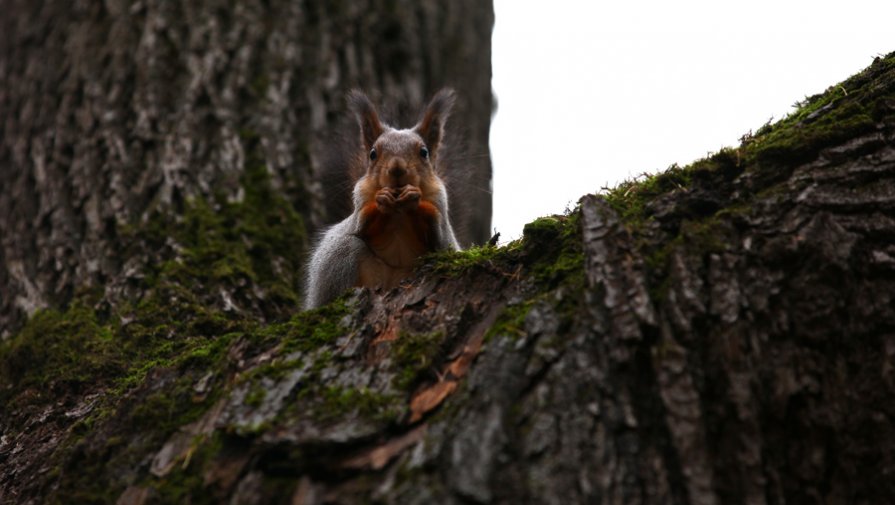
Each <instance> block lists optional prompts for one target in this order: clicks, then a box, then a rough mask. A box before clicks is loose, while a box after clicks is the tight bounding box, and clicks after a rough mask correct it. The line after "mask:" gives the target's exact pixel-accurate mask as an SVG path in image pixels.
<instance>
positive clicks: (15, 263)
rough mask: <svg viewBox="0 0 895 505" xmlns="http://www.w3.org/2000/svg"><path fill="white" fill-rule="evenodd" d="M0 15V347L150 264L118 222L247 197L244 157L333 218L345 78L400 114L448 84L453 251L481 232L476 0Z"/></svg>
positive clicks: (484, 210) (485, 205) (32, 5)
mask: <svg viewBox="0 0 895 505" xmlns="http://www.w3.org/2000/svg"><path fill="white" fill-rule="evenodd" d="M2 18H3V19H2V20H0V32H2V35H0V90H2V91H0V117H2V118H3V121H2V122H0V187H2V188H3V191H2V194H0V292H2V293H3V296H2V297H0V337H2V338H8V337H9V336H10V335H11V334H12V333H13V332H14V331H15V330H16V329H17V328H19V327H20V326H21V324H22V323H23V322H24V320H25V319H26V317H28V316H29V315H32V314H34V313H35V311H36V310H38V309H41V308H46V307H59V306H62V305H65V304H66V303H68V301H69V300H70V299H71V298H72V296H73V295H74V293H75V292H76V291H78V290H83V289H85V288H90V287H98V288H100V289H105V290H106V291H107V292H108V293H107V295H108V296H107V298H108V299H109V300H110V301H111V302H113V303H114V302H116V300H119V299H120V298H121V297H122V296H123V295H122V293H119V292H117V291H116V290H115V289H112V288H110V286H116V287H118V286H121V285H123V284H128V283H129V280H130V279H133V278H135V277H139V276H141V275H144V274H145V270H146V269H145V266H144V265H142V264H141V263H143V262H144V261H145V259H146V257H147V256H148V255H149V253H148V252H146V251H139V253H136V254H130V253H129V252H128V251H126V250H125V247H124V246H123V244H122V242H123V241H122V238H121V236H122V228H130V227H133V226H137V227H138V226H139V225H140V223H145V222H146V221H147V220H148V218H149V217H150V216H151V215H153V214H154V213H163V214H167V215H172V214H177V213H179V212H181V210H182V205H183V202H184V201H185V200H191V199H196V198H204V199H206V200H211V199H212V198H213V196H214V195H223V196H224V197H226V198H229V199H239V198H241V195H242V194H243V192H244V191H245V188H244V187H243V182H242V180H241V178H242V177H243V175H244V174H245V167H246V163H247V160H250V159H251V158H253V157H254V158H258V159H259V160H260V161H261V162H263V164H264V165H265V166H266V167H267V170H268V172H269V174H270V177H271V180H272V183H273V187H274V190H275V191H276V192H278V193H280V194H283V195H285V197H286V198H287V199H288V201H289V202H290V203H291V205H292V206H293V208H294V209H295V211H296V212H298V214H299V215H300V216H301V217H302V218H303V221H304V223H305V228H306V229H307V231H308V232H311V231H313V230H315V229H317V228H319V227H320V226H322V225H323V224H324V223H328V222H332V221H335V220H338V219H340V218H341V217H342V216H339V215H333V213H334V212H339V211H341V212H344V208H345V207H344V205H343V206H338V205H337V206H335V207H334V206H332V205H331V204H330V201H331V200H338V199H340V198H341V199H345V200H347V195H346V193H345V192H344V191H342V190H341V188H333V187H324V186H323V184H322V181H323V177H322V175H321V173H322V172H323V171H324V169H325V167H324V166H323V165H324V163H325V160H326V159H327V156H328V151H329V150H331V149H332V147H331V146H332V145H333V143H332V142H331V140H332V138H333V137H335V136H338V135H339V134H340V133H341V134H342V135H343V136H344V135H345V132H340V131H338V130H339V129H340V128H342V127H343V126H344V121H340V118H342V117H343V115H344V103H343V98H344V93H345V92H346V91H347V90H348V89H350V88H351V87H361V88H363V89H365V90H367V91H368V92H370V93H372V94H373V95H374V96H375V97H376V98H377V99H380V100H381V101H382V102H385V103H387V104H391V105H393V106H394V107H395V108H396V109H397V110H414V111H416V110H419V108H420V107H421V106H422V104H423V103H424V102H425V101H426V100H427V99H428V98H429V96H430V95H431V93H433V92H434V91H435V90H436V89H438V88H440V87H442V86H453V87H455V88H456V89H457V90H458V92H459V95H458V96H459V102H458V107H457V110H456V113H455V115H454V121H453V122H452V124H451V132H452V133H453V132H456V135H455V136H456V137H457V139H459V138H460V137H463V138H465V142H464V144H465V145H466V149H467V150H466V154H465V155H464V156H463V157H462V158H461V159H458V160H457V161H456V164H457V165H460V167H459V168H458V169H457V170H456V172H457V173H455V174H454V181H453V187H451V188H450V189H452V190H453V191H452V193H453V197H452V198H453V199H454V200H455V203H456V205H454V207H455V212H454V215H453V218H454V221H455V223H456V229H457V232H458V235H459V238H460V240H461V241H462V242H463V243H464V244H470V243H474V242H478V243H481V242H484V241H485V240H487V239H488V237H489V236H490V235H489V232H490V216H491V198H490V192H489V191H486V190H487V188H488V187H489V186H490V180H491V168H490V162H489V159H488V127H489V123H490V115H491V110H492V99H491V87H490V82H491V66H490V59H491V54H490V35H491V25H492V23H493V13H492V10H491V4H490V2H474V1H461V2H439V1H425V2H410V1H398V2H391V1H374V0H371V1H366V2H349V3H344V2H342V3H335V4H334V3H331V2H318V1H313V0H309V1H305V2H282V1H274V2H267V1H261V0H251V1H244V2H242V1H241V2H235V3H234V2H225V1H217V0H209V1H201V2H168V1H154V0H148V1H133V2H132V1H123V0H109V1H105V2H66V1H49V2H28V1H24V0H10V1H7V2H5V5H4V16H2ZM349 124H350V125H351V126H350V128H354V125H353V124H352V123H349ZM461 134H462V135H461ZM449 140H450V139H449ZM338 145H339V146H342V145H344V143H343V144H338ZM349 147H353V146H349ZM295 253H296V254H300V253H301V251H295ZM293 287H294V289H296V290H297V289H299V286H297V285H296V286H293ZM135 294H137V293H134V292H132V291H128V292H127V293H126V296H129V297H133V296H134V295H135Z"/></svg>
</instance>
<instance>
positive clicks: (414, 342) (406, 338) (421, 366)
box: [392, 331, 444, 391]
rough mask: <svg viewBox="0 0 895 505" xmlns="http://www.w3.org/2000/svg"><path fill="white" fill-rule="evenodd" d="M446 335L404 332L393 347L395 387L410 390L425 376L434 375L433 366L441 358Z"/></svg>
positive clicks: (440, 333)
mask: <svg viewBox="0 0 895 505" xmlns="http://www.w3.org/2000/svg"><path fill="white" fill-rule="evenodd" d="M443 340H444V333H442V332H440V331H435V332H432V333H406V332H402V333H401V334H400V335H399V336H398V338H397V340H395V342H394V344H393V347H392V359H393V360H394V363H395V377H394V379H393V381H392V383H393V384H394V386H395V387H397V388H398V389H401V390H405V391H407V390H409V389H410V388H411V386H413V384H414V383H415V382H416V381H417V379H419V378H421V377H422V376H423V375H425V374H431V373H432V366H433V365H434V364H435V363H436V362H437V360H438V359H439V358H440V357H441V356H440V351H441V345H442V341H443Z"/></svg>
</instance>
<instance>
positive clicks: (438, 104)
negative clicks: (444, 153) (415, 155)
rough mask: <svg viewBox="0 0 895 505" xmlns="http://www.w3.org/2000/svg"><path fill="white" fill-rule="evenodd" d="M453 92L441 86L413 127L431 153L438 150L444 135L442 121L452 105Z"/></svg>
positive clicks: (445, 118)
mask: <svg viewBox="0 0 895 505" xmlns="http://www.w3.org/2000/svg"><path fill="white" fill-rule="evenodd" d="M454 100H455V93H454V90H452V89H451V88H443V89H441V90H440V91H439V92H438V93H435V96H433V97H432V100H431V101H430V102H429V105H428V106H427V107H426V112H424V113H423V118H422V119H421V120H420V122H419V123H418V124H417V125H416V126H415V127H414V128H413V129H414V131H416V132H417V133H419V135H420V137H422V138H423V140H424V141H425V142H426V146H427V147H428V148H429V151H430V152H431V153H432V154H435V153H436V152H437V151H438V146H439V144H441V138H442V137H443V136H444V123H445V122H446V121H447V118H448V115H450V113H451V108H452V107H453V106H454Z"/></svg>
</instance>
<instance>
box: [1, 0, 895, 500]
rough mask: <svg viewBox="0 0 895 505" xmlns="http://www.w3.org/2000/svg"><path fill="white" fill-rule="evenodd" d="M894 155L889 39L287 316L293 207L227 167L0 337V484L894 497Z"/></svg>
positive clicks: (72, 491)
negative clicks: (784, 110)
mask: <svg viewBox="0 0 895 505" xmlns="http://www.w3.org/2000/svg"><path fill="white" fill-rule="evenodd" d="M141 5H142V4H141ZM242 138H244V139H246V142H249V143H250V144H251V142H259V144H260V145H261V146H263V145H264V143H263V142H260V141H259V140H257V139H258V138H259V136H258V135H255V134H248V133H244V134H243V137H242ZM260 138H261V139H263V138H264V137H263V134H261V135H260ZM252 139H255V140H252ZM893 145H895V54H893V55H890V56H888V57H886V58H880V59H878V60H877V61H876V62H874V64H873V65H872V66H871V67H869V68H868V69H867V70H865V71H864V72H862V73H861V74H859V75H857V76H855V77H853V78H851V79H849V80H847V81H845V82H843V83H842V84H841V85H838V86H834V87H832V88H830V90H828V91H827V92H826V93H824V94H822V95H818V96H815V97H811V98H810V99H808V100H806V102H805V103H804V104H802V106H801V108H800V109H799V110H797V111H796V113H795V114H793V115H792V116H791V117H789V118H787V119H785V120H783V121H781V122H779V123H777V124H774V125H768V126H767V127H765V128H762V129H761V130H759V131H758V132H756V133H755V134H754V135H751V136H746V137H745V138H744V141H743V144H742V145H740V146H739V147H737V148H731V149H725V150H723V151H722V152H720V153H718V154H716V155H714V156H711V157H709V158H707V159H705V160H701V161H699V162H696V163H694V164H693V165H691V166H688V167H683V168H680V167H675V168H673V169H672V170H670V171H668V172H666V173H664V174H660V175H657V176H655V177H652V178H649V179H646V180H643V181H636V182H631V183H627V184H624V185H622V186H621V187H619V188H617V189H615V190H613V191H610V192H608V193H607V194H604V195H589V196H585V197H584V198H582V200H581V201H580V205H579V206H578V208H577V209H575V210H574V211H572V212H571V213H569V214H568V215H564V216H552V217H545V218H542V219H539V220H537V221H535V222H533V223H531V224H529V225H528V226H527V227H526V229H525V235H524V238H523V239H522V240H520V241H517V242H514V243H511V244H509V245H507V246H504V247H501V248H491V247H484V248H473V249H470V250H467V251H463V252H458V253H449V254H440V255H437V256H432V257H429V258H427V259H426V261H424V263H423V264H422V265H421V267H420V268H419V270H418V274H417V276H416V277H415V278H413V279H411V280H408V282H407V283H406V285H405V286H402V287H400V288H397V289H395V290H392V291H390V292H376V291H370V290H355V291H352V292H350V293H346V295H345V296H344V297H342V298H341V299H339V300H338V301H336V302H334V303H333V304H330V305H328V306H325V307H323V308H320V309H318V310H315V311H307V312H301V311H299V310H298V309H297V308H295V307H294V305H292V304H293V303H294V298H293V297H294V295H295V291H294V289H293V288H292V287H291V286H292V284H293V282H294V278H295V275H296V269H298V268H300V266H297V264H296V263H294V262H293V261H292V260H291V259H288V258H285V256H284V255H283V252H282V251H283V250H284V249H289V248H291V247H301V245H300V242H301V241H302V240H303V238H302V237H300V236H299V235H298V234H296V232H295V231H294V230H295V229H296V228H299V227H300V226H299V224H298V223H297V222H296V221H297V220H298V219H299V217H301V216H304V215H305V214H302V213H301V212H300V211H299V210H297V209H296V207H295V206H294V204H293V203H291V202H292V201H291V200H290V199H289V198H288V196H284V195H288V192H287V191H284V190H283V188H284V186H281V185H280V183H279V182H278V181H277V176H276V174H275V173H274V174H272V173H271V171H270V170H263V171H261V170H257V168H252V169H249V168H244V169H242V170H241V171H240V174H241V175H240V177H239V179H238V180H239V185H240V186H241V187H244V188H245V194H244V195H243V196H242V197H240V198H230V197H229V195H228V194H227V193H226V192H224V193H222V194H219V195H205V196H203V197H188V198H184V199H183V201H182V202H181V203H180V204H179V207H177V209H176V210H177V212H175V213H174V214H173V215H172V214H170V213H167V212H165V211H164V210H163V209H162V210H159V211H157V212H152V213H150V214H149V215H148V216H147V218H146V219H145V221H137V222H136V223H135V224H133V225H132V226H133V227H134V228H133V229H129V230H128V231H127V233H122V235H123V236H137V237H139V238H138V239H136V240H137V241H136V244H137V245H136V246H134V249H129V250H130V251H132V254H133V255H134V257H141V256H140V255H141V254H143V253H145V252H146V250H147V249H146V246H144V245H142V244H144V243H145V244H153V245H154V246H153V247H152V248H151V249H152V253H151V255H149V256H147V257H146V259H143V260H142V261H143V263H139V264H140V265H145V266H143V267H141V270H139V271H140V272H141V273H140V275H139V276H136V277H133V278H131V279H129V280H128V282H127V283H125V284H124V288H122V290H121V293H123V295H122V296H121V297H120V298H119V300H121V301H120V302H119V303H117V304H116V303H110V302H108V301H107V296H108V295H107V290H102V289H92V290H91V289H84V290H81V291H79V292H78V293H77V294H76V295H74V296H73V301H72V303H70V304H68V306H67V307H64V308H57V309H51V310H45V311H39V312H37V313H36V314H35V315H34V316H33V317H31V318H30V319H29V321H28V322H27V324H26V325H25V327H24V329H23V330H21V331H19V332H16V333H15V335H14V336H13V337H12V338H10V339H9V340H7V341H6V342H5V343H3V344H2V345H0V404H2V405H3V406H4V408H3V410H2V411H0V463H2V465H0V502H3V503H119V504H122V505H124V504H147V503H222V502H227V503H258V504H261V503H264V504H267V503H300V504H322V503H347V504H352V503H385V504H392V503H393V504H408V503H410V504H414V503H420V504H421V503H446V504H452V503H453V504H468V503H556V504H567V503H607V504H609V503H655V504H659V503H662V504H665V503H673V504H722V503H723V504H728V503H732V504H749V505H751V504H765V503H767V504H782V503H818V504H821V503H822V504H833V503H843V504H844V503H859V504H860V503H867V504H871V503H892V502H895V485H893V481H892V480H891V479H888V478H886V476H888V475H889V474H890V473H891V471H892V468H893V465H895V462H893V458H892V454H891V452H892V451H891V450H890V448H891V447H892V446H893V445H895V430H893V428H892V423H891V422H890V421H891V419H892V418H893V416H895V380H893V367H892V356H893V354H895V337H893V331H892V328H895V305H893V303H892V296H893V293H895V250H893V248H892V245H891V244H892V238H893V237H895V149H893ZM250 151H251V150H250ZM249 166H250V167H251V166H253V165H252V164H251V163H250V164H249ZM260 166H263V165H260ZM290 230H292V231H290ZM297 244H298V245H297ZM125 288H126V289H125ZM128 293H133V296H131V295H128Z"/></svg>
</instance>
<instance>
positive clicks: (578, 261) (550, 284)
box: [522, 211, 584, 290]
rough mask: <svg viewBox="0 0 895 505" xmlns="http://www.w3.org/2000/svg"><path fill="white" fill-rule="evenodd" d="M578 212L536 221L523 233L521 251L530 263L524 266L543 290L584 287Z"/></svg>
mask: <svg viewBox="0 0 895 505" xmlns="http://www.w3.org/2000/svg"><path fill="white" fill-rule="evenodd" d="M579 216H580V213H579V212H578V211H574V212H571V213H570V214H569V215H568V216H551V217H543V218H540V219H537V220H535V221H533V222H531V223H529V224H527V225H525V227H524V228H523V230H522V235H523V239H522V248H523V250H524V251H525V252H526V258H527V261H528V262H529V264H528V265H526V266H527V267H528V268H529V269H530V270H531V274H532V276H533V277H534V280H535V283H536V284H537V285H538V286H539V287H540V288H542V290H551V289H554V288H556V287H558V286H559V285H560V284H566V285H575V286H583V282H584V251H583V248H582V239H581V229H580V226H579V219H580V217H579Z"/></svg>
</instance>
